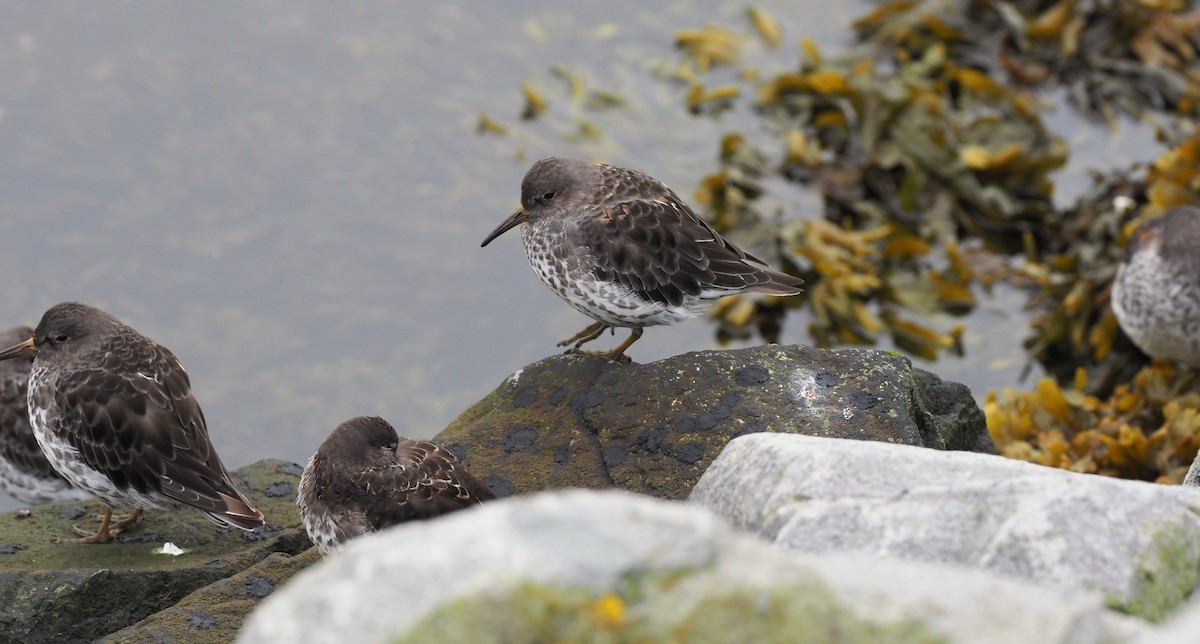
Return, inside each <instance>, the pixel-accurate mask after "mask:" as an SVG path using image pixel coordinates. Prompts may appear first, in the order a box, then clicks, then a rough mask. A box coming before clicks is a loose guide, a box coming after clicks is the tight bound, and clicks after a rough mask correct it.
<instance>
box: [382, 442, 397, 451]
mask: <svg viewBox="0 0 1200 644" xmlns="http://www.w3.org/2000/svg"><path fill="white" fill-rule="evenodd" d="M379 448H380V449H385V450H387V451H389V452H394V451H395V450H396V444H395V443H384V444H383V445H380V446H379Z"/></svg>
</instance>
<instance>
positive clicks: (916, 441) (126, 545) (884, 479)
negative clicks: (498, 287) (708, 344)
mask: <svg viewBox="0 0 1200 644" xmlns="http://www.w3.org/2000/svg"><path fill="white" fill-rule="evenodd" d="M845 438H851V439H856V440H843V439H845ZM436 440H438V441H439V442H441V443H443V444H445V445H447V446H448V447H449V448H450V449H452V450H454V451H455V452H456V453H457V454H458V455H460V456H461V457H463V458H464V459H465V460H466V461H467V464H468V465H469V467H470V468H471V469H472V471H474V472H476V474H477V475H479V476H480V477H481V478H483V479H485V481H486V482H487V483H488V485H489V486H490V487H491V488H492V489H493V490H494V491H496V492H497V493H498V494H500V495H501V496H515V497H516V498H512V499H504V500H500V501H496V502H492V503H490V504H487V505H485V506H483V507H480V508H477V509H471V510H467V511H463V512H459V513H456V514H454V515H451V516H448V517H444V518H441V519H438V520H434V521H428V522H421V523H412V524H406V525H403V526H400V527H398V528H395V529H391V530H388V531H385V532H384V533H381V534H378V535H373V536H371V537H368V538H363V539H361V540H358V541H356V542H354V543H353V544H351V545H350V547H349V548H348V550H347V552H346V553H345V554H343V555H342V556H339V557H335V558H331V559H329V560H326V561H324V562H321V561H319V558H318V557H317V556H316V554H315V551H314V550H313V549H311V548H309V545H310V544H309V543H308V540H307V538H306V537H305V536H304V534H303V530H302V529H301V528H300V525H299V517H298V515H297V514H296V509H295V504H294V499H295V485H296V481H297V476H298V474H299V471H300V470H299V466H298V465H296V464H290V463H283V462H279V461H264V462H260V463H257V464H255V465H252V466H249V467H247V468H244V469H243V470H240V471H239V472H238V476H240V477H241V479H242V480H241V481H240V482H241V483H243V484H244V485H243V489H245V490H247V492H248V493H249V495H250V498H251V499H252V500H253V501H254V502H255V503H256V504H257V505H258V506H259V507H260V508H262V509H263V511H264V513H265V514H266V515H267V518H268V525H267V526H265V527H264V528H263V529H262V530H261V531H256V532H255V533H250V535H247V536H248V537H249V538H246V537H244V536H243V535H241V534H237V533H234V532H231V531H221V530H219V529H217V528H216V527H215V526H212V525H211V524H209V523H208V522H207V521H205V520H204V519H203V518H202V517H200V516H199V515H196V514H195V513H187V512H171V511H163V512H153V513H149V514H148V515H147V520H146V523H145V524H144V525H143V526H142V527H141V528H140V529H138V530H135V531H132V532H130V533H128V534H127V535H122V538H121V540H120V541H119V542H118V543H115V544H110V545H109V546H99V547H98V546H55V545H53V544H50V543H49V541H50V538H51V535H54V534H58V533H60V532H63V531H65V530H66V529H68V527H69V524H70V523H71V521H74V520H77V519H78V518H79V516H82V514H86V513H88V512H91V511H94V510H96V509H98V508H99V506H98V504H94V503H78V502H76V503H67V504H60V505H51V506H42V507H37V508H33V509H32V510H31V511H28V512H27V511H16V512H10V513H7V514H6V515H5V516H3V517H0V552H2V553H4V554H0V641H22V642H37V641H57V642H70V641H89V640H94V639H103V640H104V641H114V642H158V641H176V640H183V639H186V640H187V641H229V640H230V639H232V638H233V637H234V636H235V635H236V634H237V633H239V632H240V633H241V634H240V638H241V641H246V642H257V641H264V640H268V639H269V640H271V641H322V637H323V634H333V635H335V636H336V638H337V639H339V640H343V641H377V640H382V639H388V640H389V641H429V639H430V638H431V637H436V639H439V640H441V641H489V639H493V640H494V639H498V638H500V637H503V638H505V639H507V640H508V641H514V640H515V641H521V640H538V639H543V640H563V639H572V638H575V639H578V638H581V637H592V636H593V635H600V636H602V637H605V638H610V639H614V640H619V639H646V640H652V639H660V638H679V639H682V640H691V641H721V640H726V641H727V640H728V638H729V637H736V638H738V639H743V640H746V639H764V640H769V639H772V638H779V637H789V638H790V637H792V636H794V635H796V634H803V635H804V636H805V637H811V638H812V639H813V641H826V640H831V639H833V637H834V635H836V636H838V637H840V638H842V639H839V640H838V641H864V642H867V641H878V640H879V639H880V638H886V639H888V640H889V641H953V642H1011V641H1042V642H1138V641H1146V642H1149V641H1155V642H1174V641H1179V642H1183V641H1189V637H1190V634H1192V633H1193V632H1194V631H1188V630H1184V629H1187V628H1188V626H1187V624H1189V623H1191V624H1194V623H1197V622H1200V604H1197V603H1196V602H1194V601H1190V600H1189V596H1190V595H1191V592H1192V590H1193V589H1194V587H1195V586H1196V583H1197V578H1198V571H1200V517H1198V514H1200V490H1196V489H1193V488H1191V487H1169V486H1161V485H1153V484H1149V483H1141V482H1135V481H1122V480H1116V479H1108V478H1104V477H1099V476H1091V475H1083V474H1075V473H1071V472H1066V471H1062V470H1055V469H1050V468H1043V467H1038V466H1034V465H1030V464H1026V463H1021V462H1016V461H1011V460H1007V459H1003V458H1001V457H998V456H994V455H992V454H991V452H992V449H991V443H990V440H989V438H988V435H987V430H986V427H985V423H984V418H983V414H982V413H981V412H980V411H979V409H978V407H977V406H976V405H975V403H974V401H973V400H972V398H971V396H970V392H969V391H967V389H966V388H965V387H963V386H962V385H958V384H956V383H947V382H943V381H941V380H940V379H938V378H937V377H936V376H934V375H932V374H929V373H927V372H923V371H921V370H918V369H914V368H912V366H911V364H910V363H909V361H908V360H907V359H906V358H904V357H902V356H898V355H895V354H892V353H887V352H879V351H870V350H854V349H852V350H840V351H821V350H816V349H811V348H807V347H801V346H786V347H775V346H768V347H758V348H754V349H746V350H739V351H708V352H699V353H691V354H685V355H681V356H676V357H674V358H670V359H668V360H663V361H659V362H655V363H651V364H646V365H637V364H618V363H612V362H609V361H605V360H602V359H598V358H589V357H580V356H556V357H553V358H548V359H546V360H543V361H540V362H538V363H535V364H533V365H529V366H527V367H525V368H524V369H522V370H520V371H518V372H517V373H515V374H513V375H512V376H511V377H509V378H508V379H506V380H505V381H504V382H503V383H501V385H500V386H499V387H498V388H497V389H496V390H495V391H494V392H492V393H491V394H490V395H488V396H487V397H485V398H484V399H483V400H481V401H480V402H479V403H477V404H476V405H475V406H473V407H472V408H470V409H468V410H467V411H465V412H464V413H463V414H462V415H461V416H460V417H459V418H458V419H457V420H456V421H455V422H454V423H452V424H451V425H450V426H449V427H447V428H446V429H445V430H444V431H443V432H442V433H441V434H440V435H439V436H438V437H437V438H436ZM964 450H972V451H964ZM563 488H592V489H591V490H584V489H563ZM609 488H616V490H611V489H609ZM546 490H550V491H546ZM93 506H94V507H93ZM167 540H171V541H172V542H174V543H175V544H176V545H179V546H180V547H182V548H183V549H184V550H185V554H183V555H181V556H174V557H173V556H169V555H156V554H151V553H152V552H153V551H154V550H155V549H157V548H161V546H162V544H163V542H164V541H167ZM306 569H307V570H306ZM297 573H300V574H299V575H298V576H297V577H296V579H294V580H293V579H291V578H292V576H293V575H297ZM260 602H262V606H261V608H257V607H258V605H259V603H260ZM248 616H249V617H248ZM1188 620H1190V621H1188ZM323 629H327V630H323ZM1172 637H1174V638H1175V639H1172ZM325 641H328V640H325Z"/></svg>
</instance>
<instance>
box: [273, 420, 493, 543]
mask: <svg viewBox="0 0 1200 644" xmlns="http://www.w3.org/2000/svg"><path fill="white" fill-rule="evenodd" d="M494 498H496V497H495V495H493V494H492V491H491V490H490V489H488V487H487V486H486V485H484V484H483V483H482V482H480V481H479V479H477V478H475V477H474V476H472V475H471V473H470V472H468V471H467V468H466V467H464V466H463V464H462V463H461V462H460V461H459V460H458V459H457V458H455V456H454V455H453V454H451V453H450V452H449V451H447V450H445V449H443V448H441V447H438V446H437V445H435V444H433V443H428V442H425V441H415V440H412V439H408V438H404V437H403V436H399V435H398V434H396V430H395V429H393V428H392V426H391V425H389V424H388V422H387V421H386V420H384V419H382V418H377V417H367V416H359V417H358V418H352V419H350V420H348V421H346V422H344V423H342V424H341V425H338V426H337V428H336V429H334V430H333V433H331V434H330V435H329V438H326V439H325V442H324V443H321V447H319V448H318V449H317V453H316V454H313V456H312V458H310V459H309V460H308V466H306V467H305V468H304V473H303V474H302V475H301V476H300V490H299V492H298V494H297V495H296V503H297V504H298V505H299V506H300V518H301V519H303V520H304V529H305V531H306V532H308V537H309V538H310V539H312V542H313V543H314V544H316V546H317V550H318V552H320V553H321V556H322V557H326V556H329V555H331V554H334V553H337V552H340V551H341V549H342V546H343V544H344V543H345V542H346V541H349V540H350V539H353V538H355V537H358V536H361V535H364V534H367V533H370V532H376V531H378V530H382V529H384V528H387V527H389V526H393V525H396V524H398V523H403V522H405V521H412V520H416V519H431V518H433V517H436V516H441V515H443V514H446V513H448V512H454V511H455V510H461V509H463V508H466V507H470V506H472V505H478V504H480V503H483V502H484V501H490V500H492V499H494Z"/></svg>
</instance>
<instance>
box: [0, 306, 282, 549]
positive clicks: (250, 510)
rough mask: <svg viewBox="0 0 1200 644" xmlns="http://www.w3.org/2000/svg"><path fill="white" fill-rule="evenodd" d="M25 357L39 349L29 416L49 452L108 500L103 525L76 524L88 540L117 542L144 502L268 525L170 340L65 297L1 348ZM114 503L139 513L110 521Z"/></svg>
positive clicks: (220, 520)
mask: <svg viewBox="0 0 1200 644" xmlns="http://www.w3.org/2000/svg"><path fill="white" fill-rule="evenodd" d="M22 356H24V357H28V356H35V357H34V361H33V371H32V374H31V375H30V381H29V388H30V392H29V416H30V424H32V425H33V428H34V431H35V432H36V433H37V435H38V442H39V443H40V444H41V446H42V450H43V452H44V453H45V455H46V457H47V459H48V460H49V461H50V463H51V465H53V466H54V469H55V470H57V471H58V472H59V473H60V474H62V475H63V477H64V478H66V479H67V480H68V481H70V482H71V484H72V485H74V486H75V487H77V488H80V489H82V490H85V491H87V492H90V493H91V494H92V495H94V496H96V497H99V498H100V499H101V500H102V501H104V502H105V503H106V504H108V506H109V508H108V510H107V511H106V512H105V515H104V518H103V520H102V522H101V524H100V529H99V530H97V531H96V533H94V534H90V533H87V532H85V531H82V530H78V529H77V531H78V532H80V534H84V535H86V536H85V538H84V539H81V540H80V541H82V542H88V543H93V542H95V543H107V542H109V541H112V540H113V538H114V535H115V534H117V533H119V532H120V531H121V530H122V529H124V528H125V527H128V525H131V524H134V523H137V522H139V521H140V520H141V511H142V510H143V509H148V508H160V507H167V505H168V504H169V503H170V502H172V501H178V502H180V503H183V504H184V505H188V506H191V507H193V508H196V509H197V510H200V511H201V512H203V513H204V514H205V515H207V516H208V517H209V519H211V520H212V521H213V522H214V523H217V524H218V525H228V526H233V527H237V528H241V529H243V530H251V529H253V528H256V527H258V526H260V525H262V524H263V515H262V513H261V512H259V511H258V510H256V509H254V507H252V506H251V505H250V501H249V500H247V499H246V497H245V496H244V495H243V494H242V493H241V492H240V491H238V489H237V487H236V486H235V485H234V483H233V481H232V480H231V479H230V477H229V474H228V472H226V471H225V466H224V465H223V464H222V463H221V459H220V458H219V457H218V456H217V453H216V452H215V451H214V450H213V446H212V442H211V441H210V440H209V438H208V429H207V427H206V426H205V422H204V414H203V413H202V412H201V411H200V405H199V403H197V402H196V399H195V397H193V396H192V388H191V382H190V381H189V379H188V376H187V372H186V371H184V369H183V365H181V364H179V360H178V359H176V358H175V355H174V354H172V353H171V352H170V351H169V350H168V349H167V348H166V347H163V346H160V345H159V344H157V343H155V342H154V341H153V340H151V339H150V338H147V337H145V336H143V335H141V334H140V333H138V332H137V331H135V330H133V329H132V328H130V327H129V326H127V325H125V324H123V323H122V322H121V321H120V320H118V319H116V318H115V317H113V316H111V315H109V314H107V313H105V312H104V311H101V310H99V309H96V308H93V307H90V306H86V305H83V304H79V303H77V302H64V303H62V304H56V305H55V306H53V307H51V308H50V309H49V310H47V311H46V313H45V314H44V315H43V316H42V320H41V322H40V323H39V324H38V326H37V329H35V330H34V332H33V336H32V337H30V338H29V339H27V340H26V341H24V342H22V343H20V344H17V345H16V346H13V347H10V348H9V349H7V350H5V351H3V352H0V360H7V359H11V358H16V357H22ZM113 507H132V508H135V509H136V511H135V512H134V513H133V514H132V515H130V516H129V517H128V518H126V519H122V520H120V521H118V522H117V523H115V524H112V525H110V519H111V516H112V508H113Z"/></svg>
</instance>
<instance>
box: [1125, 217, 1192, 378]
mask: <svg viewBox="0 0 1200 644" xmlns="http://www.w3.org/2000/svg"><path fill="white" fill-rule="evenodd" d="M1112 308H1113V313H1114V314H1116V316H1117V322H1118V323H1119V324H1120V325H1121V330H1123V331H1124V332H1125V335H1127V336H1129V339H1130V340H1132V341H1133V343H1134V344H1136V345H1137V347H1138V348H1139V349H1141V350H1142V352H1143V353H1145V354H1146V355H1148V356H1150V357H1151V358H1155V359H1158V360H1170V361H1177V362H1181V363H1183V364H1186V365H1188V366H1191V367H1200V208H1195V207H1192V206H1177V207H1175V208H1171V209H1170V210H1168V211H1167V212H1166V213H1165V214H1164V215H1163V216H1162V217H1159V218H1158V219H1155V220H1153V221H1150V222H1147V223H1144V224H1142V225H1141V227H1139V228H1138V229H1137V231H1135V232H1134V233H1133V238H1132V239H1130V241H1129V248H1128V249H1127V250H1126V255H1125V260H1124V261H1123V262H1121V265H1120V266H1119V267H1118V268H1117V276H1116V278H1114V279H1113V287H1112Z"/></svg>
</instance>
